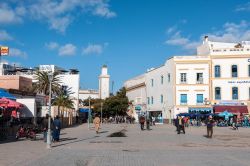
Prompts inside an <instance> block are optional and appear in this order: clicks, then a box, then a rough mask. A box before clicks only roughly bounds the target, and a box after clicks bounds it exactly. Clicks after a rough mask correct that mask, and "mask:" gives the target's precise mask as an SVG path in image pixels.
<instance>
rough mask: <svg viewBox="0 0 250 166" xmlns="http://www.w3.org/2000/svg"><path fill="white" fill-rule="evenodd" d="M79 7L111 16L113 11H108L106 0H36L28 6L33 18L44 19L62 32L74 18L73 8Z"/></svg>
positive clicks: (113, 14) (52, 27)
mask: <svg viewBox="0 0 250 166" xmlns="http://www.w3.org/2000/svg"><path fill="white" fill-rule="evenodd" d="M76 9H81V10H82V11H84V12H90V13H92V14H93V15H97V16H101V17H105V18H112V17H115V16H116V13H115V12H112V11H110V9H109V5H108V3H107V1H106V0H62V1H60V2H58V1H51V0H38V2H37V3H34V4H32V5H31V7H30V12H31V14H32V16H33V19H37V20H46V21H47V22H48V24H49V26H50V28H51V29H55V30H57V31H59V32H62V33H64V32H65V30H66V29H67V27H68V26H69V25H70V23H72V22H73V20H74V19H75V10H76Z"/></svg>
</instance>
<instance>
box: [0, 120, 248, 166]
mask: <svg viewBox="0 0 250 166" xmlns="http://www.w3.org/2000/svg"><path fill="white" fill-rule="evenodd" d="M122 129H125V130H126V132H125V133H126V135H127V137H107V135H109V134H111V133H113V132H115V131H120V130H122ZM61 133H62V135H61V141H60V142H58V143H54V144H53V148H52V149H51V150H47V149H46V144H45V143H44V142H43V141H42V140H39V139H38V140H37V141H30V140H20V141H17V142H10V143H2V144H0V165H1V166H2V165H3V166H20V165H21V166H22V165H23V166H44V165H46V166H50V165H51V166H52V165H55V166H57V165H58V166H59V165H61V166H63V165H65V166H141V165H143V166H195V165H200V166H203V165H204V166H211V165H216V166H250V128H240V129H239V130H238V131H234V130H231V129H230V128H218V127H216V128H215V129H214V137H213V138H212V139H208V138H206V137H204V134H205V133H206V128H205V127H200V128H198V127H189V128H187V129H186V134H185V135H184V134H180V135H177V134H176V132H175V127H173V126H170V125H157V126H153V127H152V130H150V131H147V130H145V131H140V130H139V126H138V124H133V125H130V124H118V125H116V124H104V125H103V126H102V129H101V133H100V134H98V135H96V134H95V131H94V130H93V128H91V130H88V129H87V125H86V124H84V125H80V126H77V127H73V128H67V129H64V130H62V132H61ZM40 137H41V135H40Z"/></svg>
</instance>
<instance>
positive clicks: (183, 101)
mask: <svg viewBox="0 0 250 166" xmlns="http://www.w3.org/2000/svg"><path fill="white" fill-rule="evenodd" d="M181 104H182V105H183V104H187V94H181Z"/></svg>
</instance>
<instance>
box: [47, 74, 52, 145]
mask: <svg viewBox="0 0 250 166" xmlns="http://www.w3.org/2000/svg"><path fill="white" fill-rule="evenodd" d="M48 79H49V119H48V133H47V149H51V84H52V80H53V73H52V72H48Z"/></svg>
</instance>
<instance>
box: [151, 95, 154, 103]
mask: <svg viewBox="0 0 250 166" xmlns="http://www.w3.org/2000/svg"><path fill="white" fill-rule="evenodd" d="M151 104H154V98H153V96H151Z"/></svg>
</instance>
